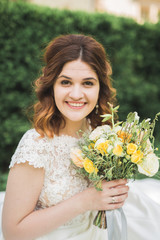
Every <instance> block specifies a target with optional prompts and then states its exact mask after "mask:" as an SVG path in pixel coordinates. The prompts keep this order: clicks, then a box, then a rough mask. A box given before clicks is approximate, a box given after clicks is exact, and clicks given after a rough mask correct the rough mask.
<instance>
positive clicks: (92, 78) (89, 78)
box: [58, 75, 97, 81]
mask: <svg viewBox="0 0 160 240" xmlns="http://www.w3.org/2000/svg"><path fill="white" fill-rule="evenodd" d="M62 77H63V78H66V79H69V80H71V79H72V78H70V77H67V76H65V75H61V76H59V77H58V78H62ZM83 80H95V81H97V79H96V78H94V77H88V78H83Z"/></svg>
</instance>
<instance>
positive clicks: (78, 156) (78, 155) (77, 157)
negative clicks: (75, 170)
mask: <svg viewBox="0 0 160 240" xmlns="http://www.w3.org/2000/svg"><path fill="white" fill-rule="evenodd" d="M70 157H71V159H72V161H73V163H74V164H75V165H76V166H77V167H80V168H83V162H84V159H83V157H82V151H81V150H80V149H78V148H74V149H72V150H71V153H70Z"/></svg>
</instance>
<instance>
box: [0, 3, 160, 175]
mask: <svg viewBox="0 0 160 240" xmlns="http://www.w3.org/2000/svg"><path fill="white" fill-rule="evenodd" d="M0 16H1V17H0V29H1V31H0V49H1V53H0V85H1V86H0V102H1V104H0V122H1V124H0V133H1V141H0V151H1V158H0V169H2V170H5V171H6V170H7V169H8V165H9V162H10V158H11V156H12V154H13V152H14V150H15V148H16V146H17V144H18V141H19V139H20V138H21V136H22V135H23V133H24V132H25V131H26V130H27V129H29V128H30V123H29V121H28V120H27V118H26V114H25V110H26V109H27V108H28V107H29V106H30V105H31V104H32V103H33V101H34V94H33V92H32V82H33V81H34V80H35V79H36V78H37V77H38V75H39V74H40V71H41V67H42V65H43V61H42V53H43V49H44V48H45V47H46V45H47V44H48V43H49V41H50V40H52V39H53V38H54V37H56V36H58V35H61V34H69V33H82V34H86V35H91V36H93V37H94V38H95V39H97V40H98V41H99V42H100V43H102V44H103V46H104V47H105V49H106V52H107V55H108V57H109V58H110V61H111V63H112V67H113V79H114V80H113V85H114V87H115V88H116V89H117V98H118V103H119V104H120V111H119V118H120V119H121V120H124V119H125V118H126V116H127V113H128V112H130V111H137V112H138V113H139V115H140V117H141V118H142V119H143V118H148V117H150V118H153V117H154V115H155V114H156V113H157V112H158V111H159V110H160V107H159V101H160V81H159V77H160V64H159V63H160V54H159V52H160V24H159V23H158V24H155V25H151V24H144V25H138V24H137V23H136V22H134V21H133V20H131V19H126V18H120V17H115V16H111V15H107V14H105V13H104V14H101V13H92V14H89V13H85V12H81V11H77V12H71V11H68V10H58V9H50V8H48V7H39V6H36V5H31V4H27V3H23V2H22V1H21V2H10V1H9V0H1V2H0ZM159 125H160V124H159V123H158V124H157V127H156V130H155V136H156V138H157V142H156V144H157V145H158V141H160V136H159V131H158V128H159V127H158V126H159Z"/></svg>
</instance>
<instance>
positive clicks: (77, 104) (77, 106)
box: [66, 102, 86, 109]
mask: <svg viewBox="0 0 160 240" xmlns="http://www.w3.org/2000/svg"><path fill="white" fill-rule="evenodd" d="M66 103H67V105H68V106H69V107H70V108H72V109H81V108H83V107H84V106H85V105H86V103H85V102H66Z"/></svg>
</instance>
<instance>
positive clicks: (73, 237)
mask: <svg viewBox="0 0 160 240" xmlns="http://www.w3.org/2000/svg"><path fill="white" fill-rule="evenodd" d="M38 137H39V134H38V133H37V132H36V131H35V129H31V130H29V131H27V132H26V133H25V134H24V136H23V137H22V139H21V141H20V142H19V145H18V147H17V149H16V151H15V153H14V155H13V157H12V160H11V163H10V167H13V166H14V164H15V163H24V162H26V161H27V162H28V163H29V164H30V165H32V166H34V167H35V168H44V169H45V178H44V183H43V188H42V191H41V194H40V196H39V200H38V202H37V205H36V208H35V210H38V209H41V208H47V207H50V206H53V205H56V204H57V203H59V202H61V201H63V200H66V199H68V198H70V197H72V196H73V195H75V194H76V193H79V192H81V191H83V190H84V189H85V188H87V187H88V182H87V180H86V179H84V177H82V176H81V175H79V174H77V172H76V170H75V167H74V166H73V164H72V162H71V160H70V149H71V148H73V147H75V146H76V144H77V141H78V139H76V138H74V137H70V136H67V135H63V136H55V137H54V138H53V139H49V138H47V137H45V138H41V139H40V138H38ZM94 216H95V212H90V211H88V212H86V213H84V214H81V215H78V216H77V217H75V218H74V219H72V220H71V221H69V222H67V223H66V224H65V225H63V226H61V227H59V228H58V229H56V230H53V232H51V233H49V234H48V235H45V236H42V237H40V238H37V240H62V239H63V240H64V239H66V240H82V239H83V240H89V239H91V240H102V239H103V240H104V239H105V240H106V239H107V232H106V230H100V229H99V228H97V227H95V226H93V224H92V223H93V218H94Z"/></svg>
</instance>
